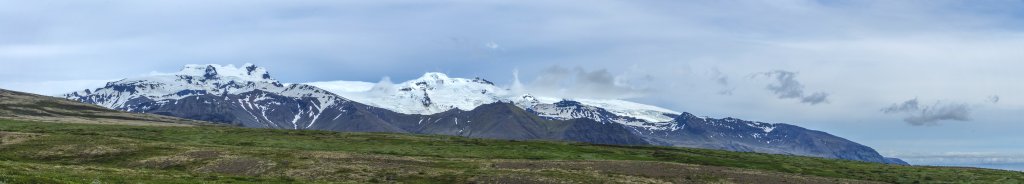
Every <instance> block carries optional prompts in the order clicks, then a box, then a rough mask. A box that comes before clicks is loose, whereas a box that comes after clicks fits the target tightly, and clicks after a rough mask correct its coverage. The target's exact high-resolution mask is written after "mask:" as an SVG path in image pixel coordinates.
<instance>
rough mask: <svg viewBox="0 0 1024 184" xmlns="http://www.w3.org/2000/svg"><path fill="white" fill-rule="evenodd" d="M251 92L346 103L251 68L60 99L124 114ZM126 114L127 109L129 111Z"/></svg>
mask: <svg viewBox="0 0 1024 184" xmlns="http://www.w3.org/2000/svg"><path fill="white" fill-rule="evenodd" d="M254 90H262V91H266V92H272V93H276V94H279V95H283V96H289V97H298V98H306V97H310V98H317V99H318V100H320V102H322V103H323V104H334V103H337V102H343V101H347V99H344V98H340V97H337V96H336V95H334V94H332V93H330V92H328V91H326V90H322V89H319V88H316V87H313V86H309V85H305V84H290V85H284V84H281V83H280V82H278V81H277V80H274V79H273V78H272V77H271V76H270V73H269V72H268V71H267V70H266V69H264V68H261V67H258V66H256V65H254V64H245V65H243V66H242V67H235V66H234V65H217V64H207V65H185V67H184V68H183V69H182V70H180V71H179V72H176V73H157V74H152V75H148V76H143V77H135V78H126V79H122V80H119V81H114V82H109V83H107V85H106V86H104V87H101V88H96V89H94V90H89V89H86V90H82V91H76V92H72V93H69V94H65V95H64V98H68V99H74V100H78V101H82V102H87V103H93V104H97V105H100V106H104V107H107V108H111V109H120V110H125V109H123V108H126V105H125V104H127V103H128V102H130V101H132V100H141V99H145V100H154V101H161V100H177V99H182V98H186V97H191V96H196V95H215V96H220V95H225V94H241V93H246V92H251V91H254ZM129 110H130V109H129Z"/></svg>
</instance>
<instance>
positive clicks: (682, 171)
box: [493, 161, 873, 184]
mask: <svg viewBox="0 0 1024 184" xmlns="http://www.w3.org/2000/svg"><path fill="white" fill-rule="evenodd" d="M493 167H494V168H496V169H513V170H566V171H576V172H587V171H594V172H598V173H601V174H614V175H629V176H640V177H645V178H653V179H658V180H662V181H665V182H670V183H807V184H817V183H873V182H867V181H856V180H846V179H834V178H822V177H807V176H798V175H794V174H786V173H776V172H764V171H754V170H744V169H736V168H726V167H715V166H700V165H688V164H676V163H662V162H642V161H546V162H540V161H507V162H496V163H494V164H493Z"/></svg>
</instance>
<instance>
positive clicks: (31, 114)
mask: <svg viewBox="0 0 1024 184" xmlns="http://www.w3.org/2000/svg"><path fill="white" fill-rule="evenodd" d="M0 118H2V119H13V120H28V121H42V122H61V123H90V124H124V125H153V126H192V125H197V124H209V123H204V122H201V121H194V120H187V119H181V118H176V117H170V116H160V115H152V114H142V113H127V112H122V111H115V110H110V109H107V108H104V107H100V106H97V105H92V104H85V103H80V102H76V101H71V100H67V99H62V98H56V97H49V96H42V95H36V94H30V93H23V92H17V91H10V90H4V89H0Z"/></svg>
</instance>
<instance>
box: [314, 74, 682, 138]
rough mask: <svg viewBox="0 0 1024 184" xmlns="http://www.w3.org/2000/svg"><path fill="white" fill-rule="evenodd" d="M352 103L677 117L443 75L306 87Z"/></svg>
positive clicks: (415, 110) (656, 123) (605, 117)
mask: <svg viewBox="0 0 1024 184" xmlns="http://www.w3.org/2000/svg"><path fill="white" fill-rule="evenodd" d="M306 84H308V85H312V86H317V87H320V88H323V89H326V90H329V91H332V92H334V93H336V94H339V95H341V96H344V97H346V98H348V99H351V100H353V101H357V102H360V103H363V104H367V105H371V106H375V107H380V108H384V109H388V110H391V111H395V112H399V113H404V114H420V115H430V114H437V113H441V112H445V111H448V110H453V109H460V110H472V109H474V108H476V107H478V106H481V105H485V104H491V103H495V102H510V103H513V104H515V105H517V106H519V107H521V108H523V109H526V110H529V111H531V112H534V113H536V114H537V115H539V116H541V117H545V118H548V119H554V120H569V119H576V118H589V119H593V120H596V121H599V122H607V123H620V124H624V125H628V126H634V127H642V128H644V129H663V128H671V127H670V126H671V124H667V123H663V122H668V121H672V119H673V118H674V117H675V116H678V115H679V114H680V113H679V112H675V111H672V110H668V109H665V108H660V107H655V106H651V105H645V104H639V103H634V102H629V101H624V100H596V99H562V98H555V97H544V96H534V95H530V94H519V93H516V92H514V91H512V90H510V89H507V88H502V87H499V86H496V85H495V84H494V83H492V82H490V81H487V80H486V79H481V78H473V79H468V78H452V77H448V75H446V74H443V73H433V72H431V73H426V74H424V75H423V76H422V77H420V78H417V79H413V80H409V81H405V82H401V83H397V84H392V83H390V81H388V80H385V81H382V82H380V83H376V84H374V83H369V82H356V81H328V82H312V83H306Z"/></svg>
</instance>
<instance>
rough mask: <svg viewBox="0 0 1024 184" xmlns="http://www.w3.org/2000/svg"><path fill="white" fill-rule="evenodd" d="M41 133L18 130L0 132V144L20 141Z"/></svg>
mask: <svg viewBox="0 0 1024 184" xmlns="http://www.w3.org/2000/svg"><path fill="white" fill-rule="evenodd" d="M42 135H43V134H33V133H20V132H0V146H5V145H12V144H18V143H22V142H25V141H27V140H31V139H34V138H36V137H39V136H42Z"/></svg>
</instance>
